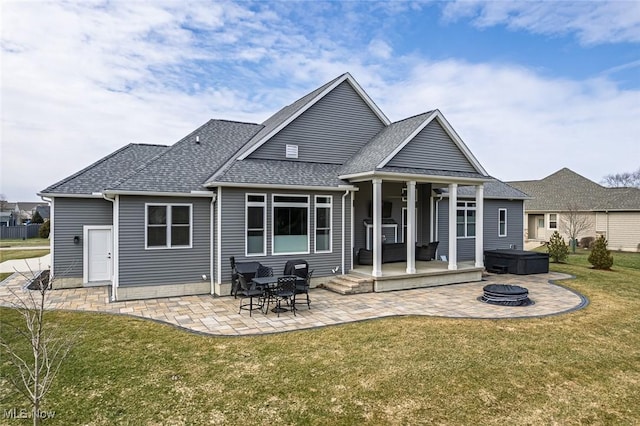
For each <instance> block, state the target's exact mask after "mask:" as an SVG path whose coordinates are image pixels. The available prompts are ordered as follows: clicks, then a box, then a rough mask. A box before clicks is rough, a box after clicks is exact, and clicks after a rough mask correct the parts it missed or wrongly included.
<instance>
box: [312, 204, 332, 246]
mask: <svg viewBox="0 0 640 426" xmlns="http://www.w3.org/2000/svg"><path fill="white" fill-rule="evenodd" d="M332 204H333V198H332V197H331V196H320V195H316V197H315V207H316V253H330V252H331V224H332Z"/></svg>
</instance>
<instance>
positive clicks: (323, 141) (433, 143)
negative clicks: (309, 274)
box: [40, 73, 527, 300]
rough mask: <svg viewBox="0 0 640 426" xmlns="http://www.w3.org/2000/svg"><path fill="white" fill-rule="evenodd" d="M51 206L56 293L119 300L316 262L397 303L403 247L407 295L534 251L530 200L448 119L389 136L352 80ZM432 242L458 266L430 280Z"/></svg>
mask: <svg viewBox="0 0 640 426" xmlns="http://www.w3.org/2000/svg"><path fill="white" fill-rule="evenodd" d="M40 195H41V196H44V197H47V198H50V199H51V218H52V232H51V236H52V237H51V241H52V258H53V260H52V262H53V265H52V269H53V275H55V276H56V277H57V278H58V281H57V282H58V285H60V286H79V285H94V284H105V283H110V284H111V286H112V292H111V298H112V300H126V299H134V298H150V297H161V296H173V295H182V294H204V293H211V294H217V295H226V294H229V292H230V281H231V270H230V266H229V258H230V257H231V256H234V257H235V258H236V260H237V261H241V260H256V261H259V262H261V263H263V264H265V265H268V266H272V267H273V268H274V269H275V270H276V273H279V272H280V271H281V270H282V268H283V267H284V264H285V262H286V261H287V260H290V259H298V258H304V259H305V260H307V261H308V262H309V263H310V266H311V268H312V269H314V279H315V282H314V284H318V283H320V282H326V281H328V280H330V279H332V278H333V277H334V275H335V273H336V272H337V273H338V274H347V273H350V272H355V270H354V268H358V271H359V273H361V274H362V273H364V274H367V275H368V276H369V277H371V280H372V281H373V282H374V289H376V291H384V290H389V289H392V288H394V287H393V286H388V285H387V284H388V283H389V282H391V281H392V280H393V279H394V278H395V277H396V275H397V274H396V275H394V274H395V272H394V273H392V272H391V271H390V269H388V267H387V265H383V264H382V250H383V246H386V244H388V243H396V244H404V246H399V247H400V249H401V250H405V251H406V259H405V260H404V265H403V268H402V269H403V271H406V273H404V272H403V273H402V274H401V276H400V277H401V278H403V279H404V281H403V283H404V284H403V285H407V284H406V283H407V282H410V283H411V286H422V285H436V284H443V283H453V282H466V281H474V280H480V279H481V274H482V270H483V250H485V249H492V248H508V247H514V246H515V247H517V248H522V246H523V224H522V219H523V215H524V210H523V200H524V199H526V198H527V197H526V195H525V194H523V193H522V192H520V191H517V190H515V189H514V188H511V187H509V186H508V185H506V184H504V183H502V182H499V181H497V180H495V179H493V178H492V177H490V176H489V175H488V174H487V172H486V171H485V170H484V168H483V167H482V166H481V165H480V164H479V163H478V161H477V159H476V158H475V157H474V156H473V154H472V153H471V152H470V151H469V149H468V147H467V146H466V145H465V144H464V143H463V142H462V140H461V139H460V137H459V136H458V135H457V133H456V132H455V131H454V130H453V128H452V127H451V125H450V124H449V123H448V122H447V120H446V119H445V118H444V116H443V115H442V113H440V111H438V110H434V111H429V112H427V113H424V114H420V115H417V116H414V117H410V118H407V119H405V120H401V121H398V122H394V123H392V122H390V120H389V119H388V118H387V117H386V116H385V115H384V113H383V112H382V111H381V110H380V109H379V108H378V107H377V105H376V104H375V103H374V102H373V101H372V100H371V99H370V98H369V96H368V95H367V94H366V93H365V92H364V90H363V89H362V87H360V85H359V84H358V83H357V82H356V81H355V80H354V79H353V77H352V76H351V75H350V74H348V73H347V74H343V75H341V76H339V77H338V78H336V79H334V80H332V81H330V82H329V83H327V84H325V85H323V86H321V87H320V88H318V89H316V90H314V91H313V92H311V93H309V94H307V95H306V96H304V97H302V98H300V99H299V100H297V101H295V102H294V103H292V104H291V105H288V106H286V107H284V108H283V109H281V110H280V111H278V112H277V113H276V114H274V115H273V116H271V117H270V118H268V119H267V120H266V121H265V122H264V123H262V124H253V123H242V122H234V121H226V120H211V121H209V122H207V123H206V124H204V125H203V126H201V127H199V128H198V129H196V130H194V131H193V132H192V133H190V134H189V135H187V136H186V137H185V138H183V139H182V140H180V141H178V142H177V143H175V144H174V145H173V146H170V147H169V146H161V145H142V144H130V145H127V146H125V147H123V148H121V149H119V150H118V151H116V152H114V153H112V154H111V155H109V156H107V157H105V158H103V159H101V160H99V161H98V162H96V163H94V164H92V165H90V166H89V167H87V168H85V169H83V170H81V171H79V172H78V173H76V174H74V175H72V176H70V177H68V178H66V179H64V180H62V181H61V182H58V183H56V184H54V185H52V186H50V187H48V188H46V189H44V190H43V191H42V193H41V194H40ZM412 204H413V205H414V206H415V208H414V209H407V206H408V205H412ZM434 240H438V241H440V246H439V250H438V254H439V256H445V257H446V261H442V262H435V261H434V262H424V263H425V264H426V263H428V264H429V265H432V266H433V268H434V271H435V272H432V273H430V274H427V273H424V272H423V271H419V269H420V268H417V266H416V261H415V257H414V254H415V248H416V243H420V244H427V243H428V242H430V241H434ZM386 247H390V246H386ZM396 247H398V246H396ZM366 248H369V249H371V250H372V253H373V265H370V266H363V267H361V265H358V264H357V262H358V256H357V254H358V252H359V250H360V249H366ZM439 259H440V257H439ZM367 268H368V269H367ZM396 272H397V271H396ZM396 288H397V287H396Z"/></svg>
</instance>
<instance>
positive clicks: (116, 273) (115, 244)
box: [102, 193, 120, 302]
mask: <svg viewBox="0 0 640 426" xmlns="http://www.w3.org/2000/svg"><path fill="white" fill-rule="evenodd" d="M117 197H118V196H117V195H116V196H114V198H109V197H108V196H107V194H104V193H103V194H102V198H104V199H105V200H107V201H110V202H111V203H112V204H113V219H112V222H113V242H112V244H113V256H112V258H113V279H112V280H111V301H112V302H115V301H116V300H117V291H118V279H119V277H120V271H119V268H118V266H119V262H120V250H119V244H118V242H119V232H120V229H119V228H120V227H119V226H118V221H119V220H120V212H119V207H120V206H119V203H118V202H117V201H118V198H117Z"/></svg>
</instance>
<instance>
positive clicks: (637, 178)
mask: <svg viewBox="0 0 640 426" xmlns="http://www.w3.org/2000/svg"><path fill="white" fill-rule="evenodd" d="M601 183H602V184H603V185H606V186H609V187H612V188H619V187H636V188H640V168H638V170H636V171H635V172H622V173H613V174H610V175H606V176H605V177H604V178H603V179H602V181H601Z"/></svg>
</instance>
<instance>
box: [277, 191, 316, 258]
mask: <svg viewBox="0 0 640 426" xmlns="http://www.w3.org/2000/svg"><path fill="white" fill-rule="evenodd" d="M272 208H273V216H272V217H273V228H272V229H273V231H272V232H273V254H308V253H309V196H308V195H275V194H274V195H273V206H272Z"/></svg>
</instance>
